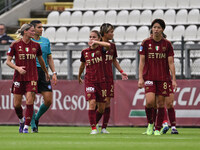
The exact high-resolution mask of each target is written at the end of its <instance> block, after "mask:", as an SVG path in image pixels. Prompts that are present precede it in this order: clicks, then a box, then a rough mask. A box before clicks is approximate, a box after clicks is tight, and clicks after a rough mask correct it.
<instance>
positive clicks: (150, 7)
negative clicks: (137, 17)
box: [142, 0, 155, 9]
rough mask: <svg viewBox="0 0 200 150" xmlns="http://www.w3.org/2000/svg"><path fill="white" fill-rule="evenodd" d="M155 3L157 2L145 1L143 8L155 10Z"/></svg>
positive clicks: (153, 0) (152, 0)
mask: <svg viewBox="0 0 200 150" xmlns="http://www.w3.org/2000/svg"><path fill="white" fill-rule="evenodd" d="M154 2H155V0H143V2H142V7H143V8H144V9H152V8H154Z"/></svg>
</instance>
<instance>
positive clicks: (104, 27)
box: [100, 23, 114, 37]
mask: <svg viewBox="0 0 200 150" xmlns="http://www.w3.org/2000/svg"><path fill="white" fill-rule="evenodd" d="M111 29H114V27H113V25H112V24H110V23H104V24H102V25H101V27H100V34H101V36H102V37H103V36H104V33H108V31H109V30H111Z"/></svg>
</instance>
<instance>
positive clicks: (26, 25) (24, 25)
mask: <svg viewBox="0 0 200 150" xmlns="http://www.w3.org/2000/svg"><path fill="white" fill-rule="evenodd" d="M32 26H33V25H32V24H23V25H22V26H21V28H20V29H18V30H17V32H16V34H17V38H21V37H22V36H23V35H24V31H25V30H26V31H28V30H29V29H30V28H31V27H32Z"/></svg>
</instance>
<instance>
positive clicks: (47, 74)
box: [45, 72, 50, 81]
mask: <svg viewBox="0 0 200 150" xmlns="http://www.w3.org/2000/svg"><path fill="white" fill-rule="evenodd" d="M45 76H46V81H49V80H50V75H49V73H48V72H47V73H45Z"/></svg>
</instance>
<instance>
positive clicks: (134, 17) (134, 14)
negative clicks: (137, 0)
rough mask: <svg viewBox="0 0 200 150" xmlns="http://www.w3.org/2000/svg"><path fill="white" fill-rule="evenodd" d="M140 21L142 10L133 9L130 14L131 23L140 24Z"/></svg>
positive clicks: (129, 22) (129, 20) (129, 21)
mask: <svg viewBox="0 0 200 150" xmlns="http://www.w3.org/2000/svg"><path fill="white" fill-rule="evenodd" d="M139 21H140V11H139V10H132V11H131V12H130V14H129V16H128V24H129V25H138V24H139Z"/></svg>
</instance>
